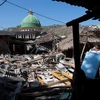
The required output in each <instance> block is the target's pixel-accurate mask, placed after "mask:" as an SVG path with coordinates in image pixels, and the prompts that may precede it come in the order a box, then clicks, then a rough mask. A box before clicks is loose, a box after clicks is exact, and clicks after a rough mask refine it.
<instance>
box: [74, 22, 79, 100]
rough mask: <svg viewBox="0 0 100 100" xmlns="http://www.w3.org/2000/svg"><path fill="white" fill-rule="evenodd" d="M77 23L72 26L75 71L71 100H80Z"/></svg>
mask: <svg viewBox="0 0 100 100" xmlns="http://www.w3.org/2000/svg"><path fill="white" fill-rule="evenodd" d="M79 43H80V42H79V23H74V24H73V46H74V60H75V71H74V75H73V93H72V100H80V93H81V92H80V46H79Z"/></svg>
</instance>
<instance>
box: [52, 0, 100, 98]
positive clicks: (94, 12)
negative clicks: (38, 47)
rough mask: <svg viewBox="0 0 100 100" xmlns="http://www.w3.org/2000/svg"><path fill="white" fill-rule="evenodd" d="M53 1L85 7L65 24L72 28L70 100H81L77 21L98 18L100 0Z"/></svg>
mask: <svg viewBox="0 0 100 100" xmlns="http://www.w3.org/2000/svg"><path fill="white" fill-rule="evenodd" d="M53 1H61V2H66V3H67V4H70V5H74V6H81V7H84V8H86V9H87V11H86V12H85V15H83V16H81V17H79V18H77V19H74V20H72V21H70V22H68V23H66V25H67V26H72V28H73V46H74V60H75V74H74V86H73V93H72V100H83V99H82V97H81V90H80V84H81V81H82V80H81V79H80V76H81V74H82V72H81V68H80V66H81V64H80V49H79V23H81V22H83V21H86V20H89V19H93V20H100V13H99V12H100V1H99V0H53ZM90 91H91V90H90ZM91 96H92V94H91ZM85 99H87V98H85ZM95 99H96V98H95Z"/></svg>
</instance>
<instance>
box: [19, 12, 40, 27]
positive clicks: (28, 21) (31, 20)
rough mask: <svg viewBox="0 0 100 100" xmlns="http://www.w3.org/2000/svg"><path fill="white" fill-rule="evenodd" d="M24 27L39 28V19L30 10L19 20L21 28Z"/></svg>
mask: <svg viewBox="0 0 100 100" xmlns="http://www.w3.org/2000/svg"><path fill="white" fill-rule="evenodd" d="M25 27H26V28H28V27H35V28H41V24H40V21H39V20H38V19H37V18H36V17H35V16H34V15H33V14H32V12H29V15H28V16H26V17H25V18H24V19H23V20H22V22H21V28H25Z"/></svg>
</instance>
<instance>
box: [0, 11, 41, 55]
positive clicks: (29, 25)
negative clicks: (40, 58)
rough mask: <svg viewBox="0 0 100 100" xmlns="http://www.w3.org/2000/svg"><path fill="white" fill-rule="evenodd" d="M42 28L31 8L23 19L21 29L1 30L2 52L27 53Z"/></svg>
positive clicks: (0, 42) (0, 43)
mask: <svg viewBox="0 0 100 100" xmlns="http://www.w3.org/2000/svg"><path fill="white" fill-rule="evenodd" d="M41 30H42V28H41V23H40V21H39V20H38V19H37V18H36V17H35V16H34V15H33V12H32V10H29V12H28V15H27V16H26V17H25V18H23V19H22V21H21V25H20V31H15V32H8V31H0V48H2V49H1V50H0V53H11V54H12V53H13V52H16V53H18V54H22V53H23V54H24V53H25V54H26V53H27V51H28V50H29V49H30V48H31V45H30V44H32V42H33V40H35V39H36V37H37V36H38V35H39V34H40V33H41Z"/></svg>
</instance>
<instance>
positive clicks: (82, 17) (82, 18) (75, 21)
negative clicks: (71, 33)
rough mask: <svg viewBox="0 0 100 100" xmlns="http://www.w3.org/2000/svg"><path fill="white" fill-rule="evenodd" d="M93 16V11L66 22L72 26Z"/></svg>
mask: <svg viewBox="0 0 100 100" xmlns="http://www.w3.org/2000/svg"><path fill="white" fill-rule="evenodd" d="M92 17H93V14H92V13H89V14H85V15H83V16H81V17H79V18H77V19H74V20H72V21H70V22H68V23H66V25H67V26H72V25H73V24H75V23H81V22H83V21H86V20H89V19H91V18H92Z"/></svg>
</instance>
